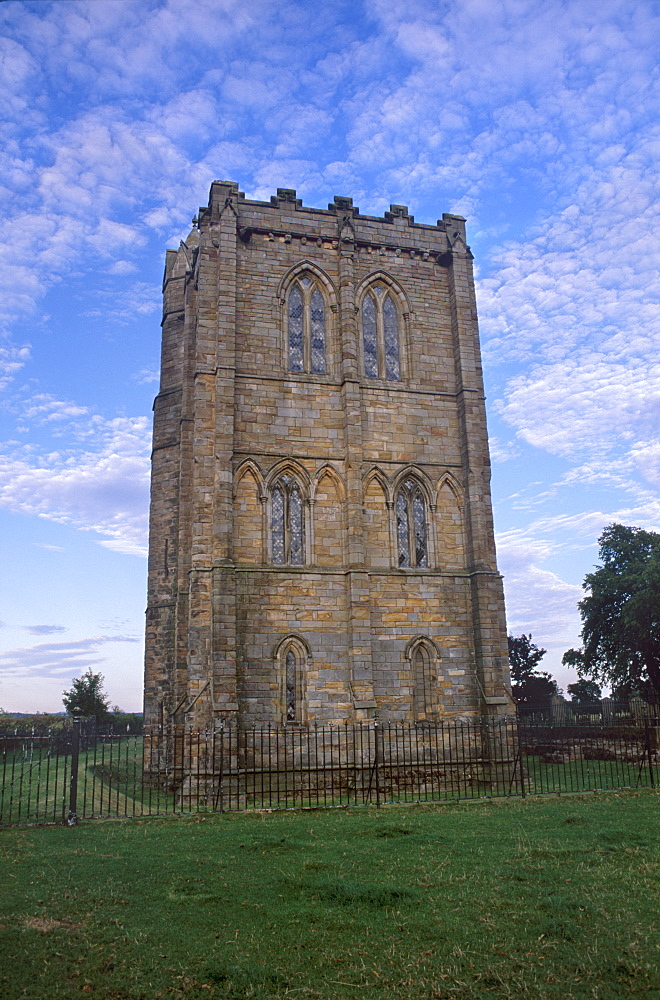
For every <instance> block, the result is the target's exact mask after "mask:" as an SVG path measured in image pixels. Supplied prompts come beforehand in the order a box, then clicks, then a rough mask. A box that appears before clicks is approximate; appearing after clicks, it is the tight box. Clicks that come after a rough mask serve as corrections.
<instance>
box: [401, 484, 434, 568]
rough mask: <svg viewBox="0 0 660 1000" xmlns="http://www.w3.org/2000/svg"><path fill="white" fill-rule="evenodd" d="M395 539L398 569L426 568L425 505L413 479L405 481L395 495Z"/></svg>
mask: <svg viewBox="0 0 660 1000" xmlns="http://www.w3.org/2000/svg"><path fill="white" fill-rule="evenodd" d="M396 537H397V543H398V549H399V566H400V567H406V566H408V567H414V566H428V564H429V561H428V546H427V531H426V505H425V503H424V494H423V493H422V490H421V487H420V486H419V485H418V484H417V483H416V482H415V480H414V479H406V480H405V481H404V482H403V483H402V485H401V486H400V488H399V492H398V493H397V497H396Z"/></svg>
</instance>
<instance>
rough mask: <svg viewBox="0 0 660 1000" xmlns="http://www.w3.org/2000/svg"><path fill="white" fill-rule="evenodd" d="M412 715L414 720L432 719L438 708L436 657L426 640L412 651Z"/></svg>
mask: <svg viewBox="0 0 660 1000" xmlns="http://www.w3.org/2000/svg"><path fill="white" fill-rule="evenodd" d="M411 666H412V680H413V715H414V717H415V719H428V718H430V717H432V716H433V715H434V714H435V712H436V710H437V707H438V676H437V665H436V656H435V655H434V654H433V653H432V651H431V649H430V648H429V645H428V644H427V640H422V641H421V642H420V643H419V644H418V645H417V646H415V647H414V649H413V650H412V655H411Z"/></svg>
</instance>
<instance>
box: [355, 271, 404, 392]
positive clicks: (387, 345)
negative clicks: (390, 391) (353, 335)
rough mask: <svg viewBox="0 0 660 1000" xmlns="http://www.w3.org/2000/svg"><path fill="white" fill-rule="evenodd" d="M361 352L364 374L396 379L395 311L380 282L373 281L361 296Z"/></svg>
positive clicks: (396, 338)
mask: <svg viewBox="0 0 660 1000" xmlns="http://www.w3.org/2000/svg"><path fill="white" fill-rule="evenodd" d="M362 354H363V358H364V374H365V375H366V377H367V378H384V379H388V380H389V381H392V382H398V381H400V379H401V361H400V355H399V314H398V312H397V308H396V305H395V304H394V301H393V299H392V297H391V296H390V295H389V294H388V293H387V292H386V290H385V288H383V286H382V285H374V286H373V288H370V289H369V291H368V292H367V293H366V295H365V296H364V298H363V299H362Z"/></svg>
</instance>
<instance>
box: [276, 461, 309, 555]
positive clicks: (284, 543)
mask: <svg viewBox="0 0 660 1000" xmlns="http://www.w3.org/2000/svg"><path fill="white" fill-rule="evenodd" d="M304 520H305V519H304V506H303V496H302V491H301V489H300V486H299V484H298V482H297V480H296V479H294V477H293V476H290V475H283V476H280V478H279V479H278V480H277V482H276V483H275V485H274V486H273V488H272V491H271V543H272V558H273V562H274V563H275V565H276V566H302V565H303V563H304V561H305V559H304V552H305V530H304V529H305V524H304Z"/></svg>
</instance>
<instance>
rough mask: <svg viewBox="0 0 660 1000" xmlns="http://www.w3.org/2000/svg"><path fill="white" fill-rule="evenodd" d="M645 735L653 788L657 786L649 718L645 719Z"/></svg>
mask: <svg viewBox="0 0 660 1000" xmlns="http://www.w3.org/2000/svg"><path fill="white" fill-rule="evenodd" d="M644 736H645V739H646V753H647V754H648V760H649V780H650V782H651V788H655V775H654V773H653V751H652V749H651V731H650V728H649V720H648V719H645V720H644Z"/></svg>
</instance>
